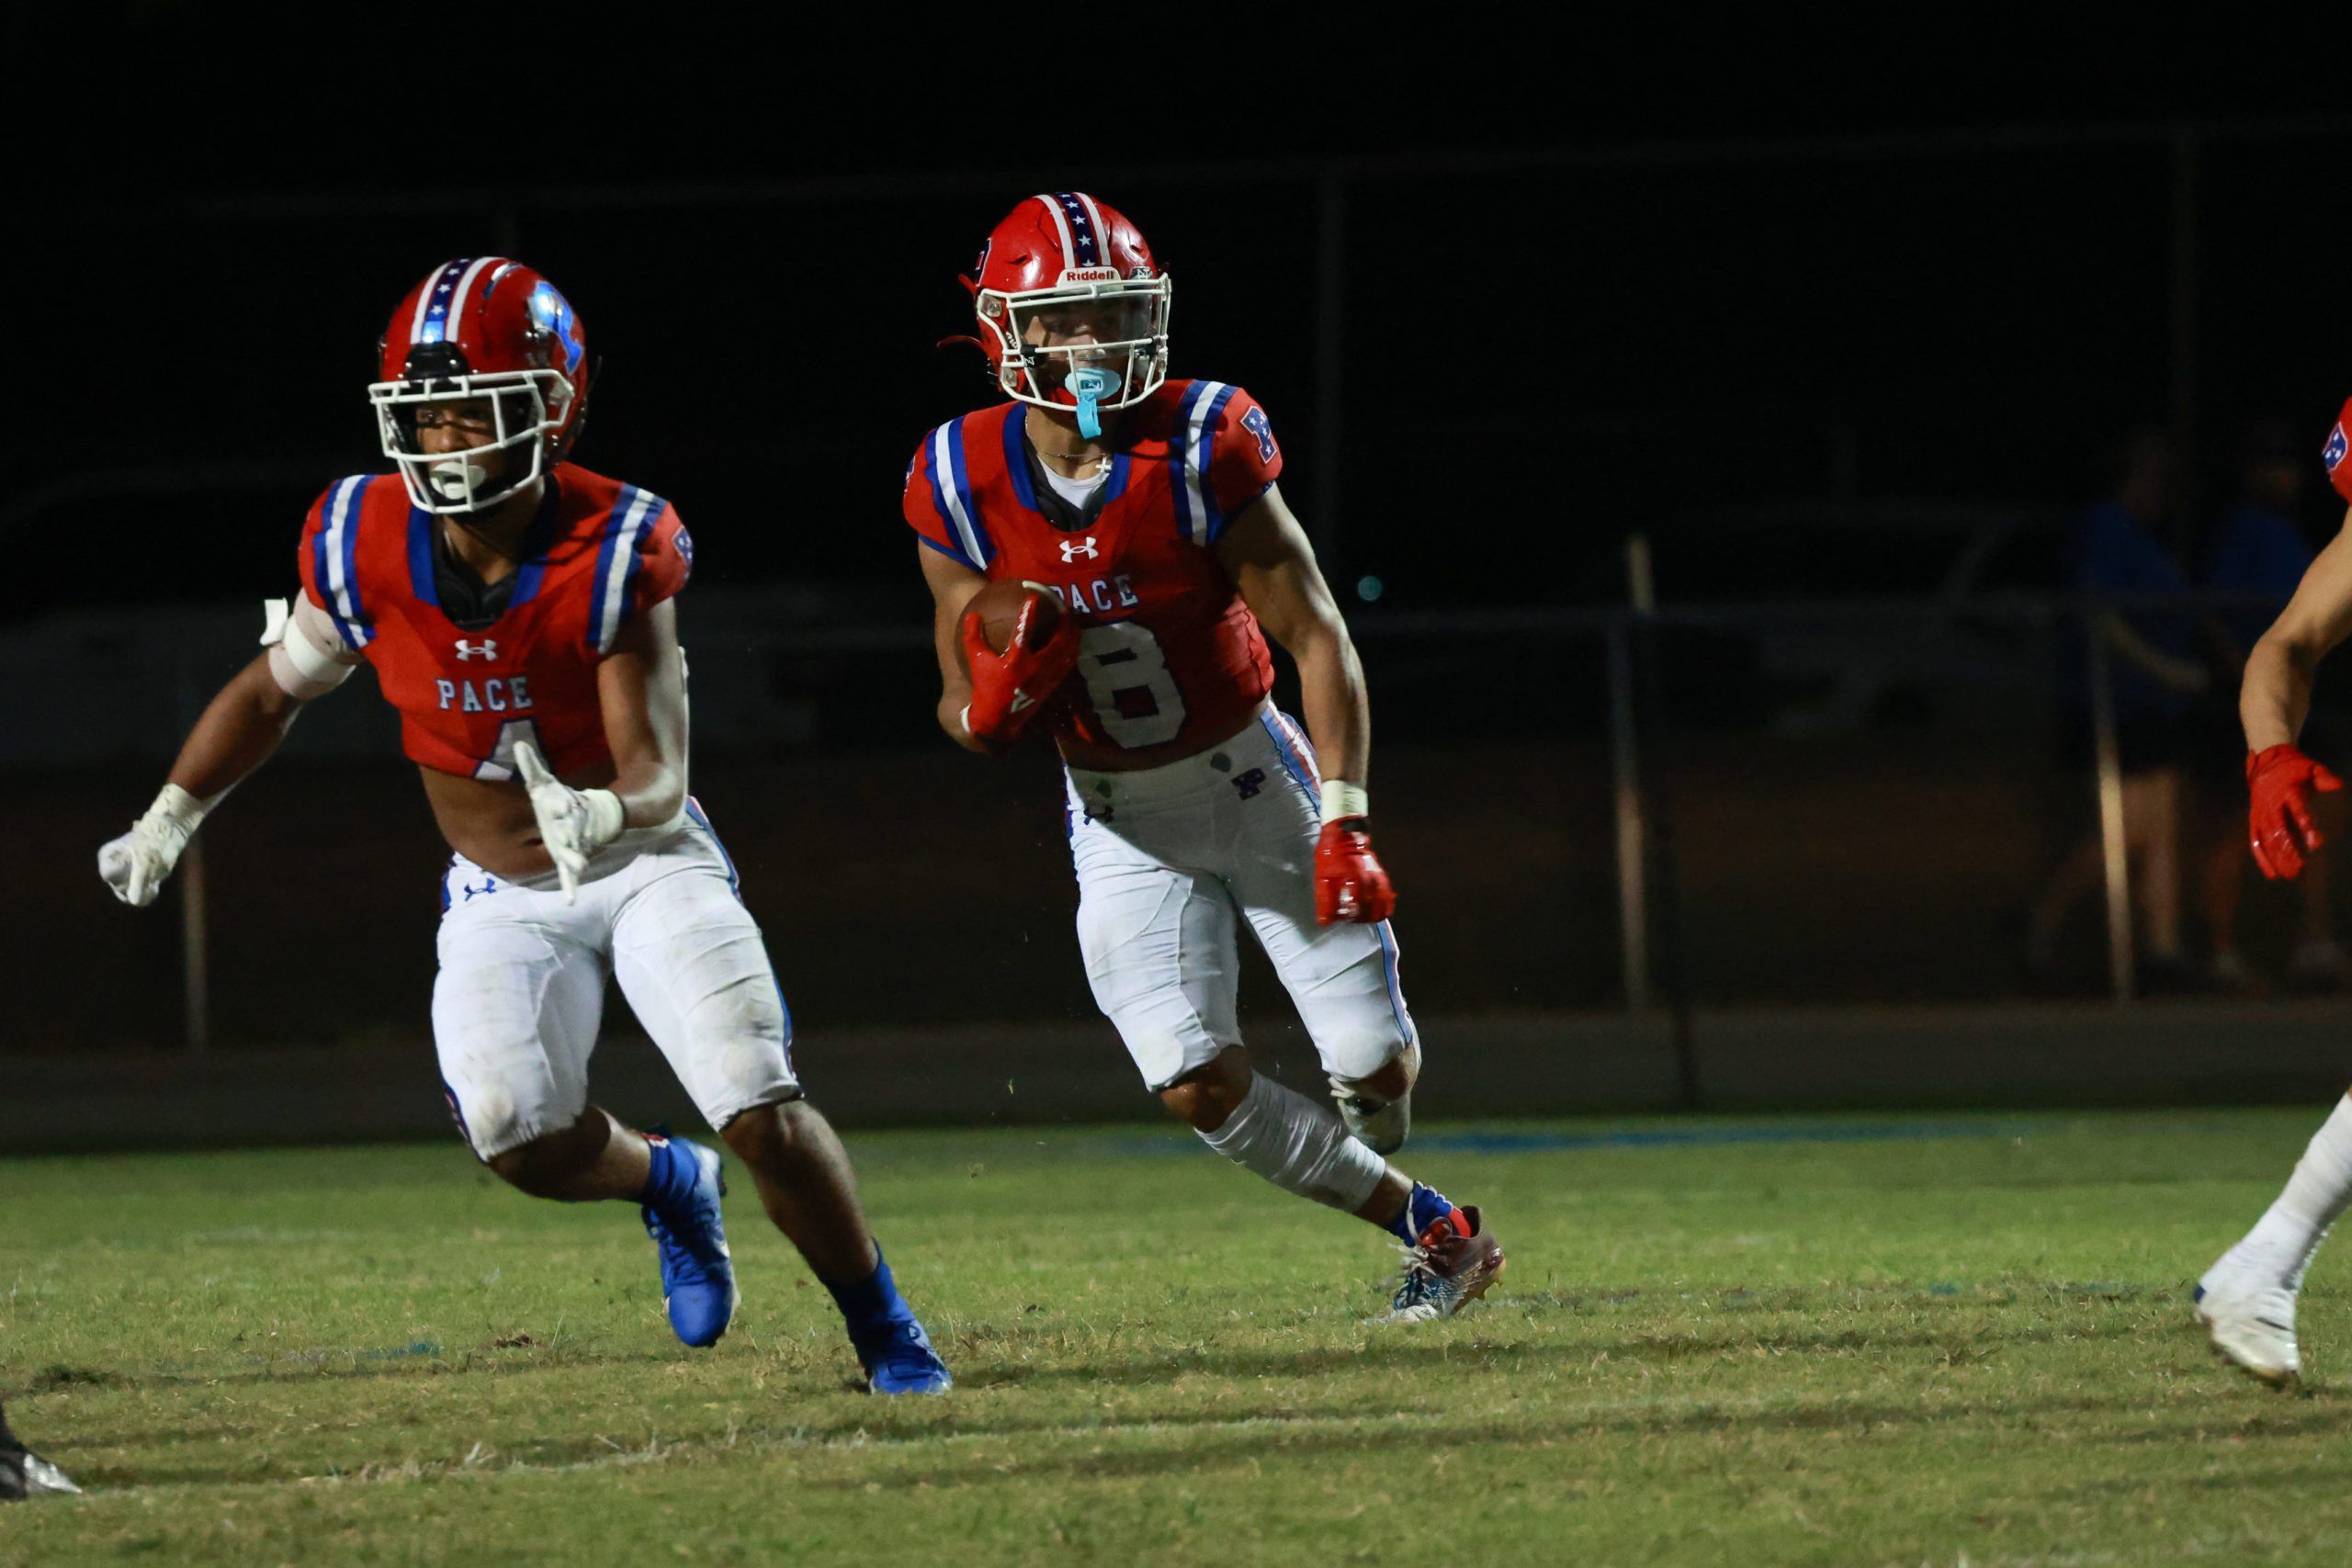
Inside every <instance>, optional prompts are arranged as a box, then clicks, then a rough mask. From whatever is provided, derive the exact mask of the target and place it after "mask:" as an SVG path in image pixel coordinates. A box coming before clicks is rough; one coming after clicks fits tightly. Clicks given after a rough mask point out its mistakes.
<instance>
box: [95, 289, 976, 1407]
mask: <svg viewBox="0 0 2352 1568" xmlns="http://www.w3.org/2000/svg"><path fill="white" fill-rule="evenodd" d="M381 376H382V378H381V379H380V380H379V381H377V382H376V383H374V384H373V385H372V386H370V388H369V389H368V394H369V398H370V400H371V401H372V402H373V404H374V406H375V410H376V413H377V417H378V422H379V426H380V429H381V434H382V440H383V450H384V455H385V456H386V457H389V458H390V460H391V462H392V464H393V466H394V469H395V471H394V472H393V473H390V474H372V475H371V474H361V475H357V476H355V477H353V478H350V479H343V480H341V481H339V482H337V483H335V484H334V485H332V486H330V487H329V488H328V490H327V491H326V493H325V494H323V495H322V496H321V497H320V498H319V501H318V502H317V504H315V505H314V506H313V507H312V508H311V515H310V521H309V524H308V525H307V526H306V527H305V529H304V531H303V536H302V543H301V548H300V570H301V578H302V592H301V593H300V596H299V597H298V598H297V599H296V600H295V601H294V602H293V604H292V608H291V612H290V614H286V613H282V612H281V613H279V614H277V615H273V616H272V618H271V624H270V626H269V627H268V629H267V631H266V633H265V636H264V641H265V642H266V643H267V644H268V645H269V646H268V648H267V649H266V651H265V652H264V653H263V654H262V655H261V656H260V657H258V658H256V659H255V660H254V661H253V662H252V663H251V664H250V665H248V666H247V667H246V668H245V669H244V671H243V672H242V673H241V674H239V675H238V676H237V677H236V678H235V679H234V680H232V682H230V683H229V684H228V686H227V687H225V688H224V689H223V690H222V691H221V693H220V695H219V696H218V697H216V698H214V699H213V702H212V704H211V705H210V706H209V708H208V709H207V710H206V711H205V713H204V716H202V717H201V718H200V719H198V722H197V726H196V728H195V730H194V732H193V733H192V734H190V735H189V737H188V739H187V743H186V745H185V746H184V747H183V748H182V749H181V751H180V754H179V760H178V761H177V762H175V764H174V766H173V768H172V773H171V780H170V782H169V783H168V784H165V785H164V789H163V793H162V794H161V795H158V796H157V797H156V800H155V803H154V805H153V807H151V808H150V809H149V810H148V812H147V814H146V815H145V816H143V817H141V818H140V819H139V821H138V822H137V823H136V824H135V825H134V826H133V827H132V829H131V830H130V832H129V833H127V834H125V835H124V836H123V837H121V838H119V839H117V840H113V841H112V842H110V843H108V844H107V846H106V847H105V848H104V849H103V850H101V851H100V852H99V855H98V866H99V872H100V874H101V875H102V876H104V877H105V879H106V881H107V884H108V885H109V886H111V887H112V888H113V889H114V890H115V892H116V894H117V895H118V896H119V897H121V898H122V899H123V900H124V901H125V902H126V903H130V904H134V905H137V904H145V903H147V902H148V901H149V900H151V899H152V898H153V897H154V896H155V892H156V889H157V888H158V886H160V885H161V884H162V882H163V881H164V878H165V877H166V876H168V875H169V874H170V873H171V870H172V866H173V864H174V863H175V861H176V859H177V858H178V855H179V853H180V851H181V850H182V849H183V848H184V847H185V846H186V844H187V840H188V838H189V835H191V834H192V833H194V832H195V831H196V829H197V825H198V822H200V821H201V820H202V818H203V817H204V815H205V813H206V812H207V811H208V810H209V809H210V808H211V807H213V806H215V805H217V804H218V803H219V801H220V798H221V797H222V796H223V795H226V794H228V792H229V791H230V790H231V789H232V787H233V786H234V785H235V784H237V782H238V781H239V780H241V779H243V777H244V776H245V775H246V774H247V773H251V772H253V770H254V768H256V767H258V766H260V765H261V763H262V762H263V761H265V760H266V759H267V758H268V756H269V755H270V753H271V752H272V751H274V750H276V749H277V742H278V739H279V737H280V736H281V735H283V734H284V732H285V730H286V728H287V726H288V724H290V723H291V722H292V721H293V719H294V717H295V716H296V715H297V714H298V713H299V712H300V709H301V707H302V705H304V704H306V703H308V702H311V701H313V700H315V699H317V698H319V697H321V696H323V695H325V694H327V693H328V692H331V691H333V690H334V688H335V687H336V686H337V685H339V684H341V683H342V682H343V681H344V679H345V677H346V676H348V675H349V674H350V673H351V671H352V670H353V668H354V667H355V666H356V665H357V664H359V663H361V662H363V661H365V662H367V663H368V664H370V665H372V666H373V667H374V669H375V671H376V675H377V679H378V681H379V683H380V684H381V686H382V689H383V693H384V696H385V699H386V700H387V701H389V702H390V704H391V705H393V706H394V707H396V708H398V709H399V710H400V714H401V735H402V740H403V747H404V750H406V751H407V753H408V755H409V757H410V759H411V760H412V761H414V762H415V763H416V764H417V766H418V770H419V772H420V773H421V774H422V776H423V778H424V793H425V798H426V799H427V801H428V802H430V804H431V806H432V808H433V815H434V818H435V821H436V822H437V823H438V824H439V826H440V829H441V831H442V834H443V836H444V837H445V838H446V839H447V840H448V843H449V847H450V849H451V851H452V852H453V853H452V854H451V857H450V863H449V868H448V870H447V873H446V874H445V875H444V879H443V883H442V895H441V899H442V910H443V913H442V920H441V931H440V937H439V942H438V948H439V953H440V973H439V976H438V978H437V979H436V981H435V985H434V992H433V1032H434V1041H435V1051H436V1054H437V1055H438V1057H439V1062H440V1067H441V1077H442V1080H443V1083H444V1085H445V1087H446V1089H447V1093H448V1098H449V1105H450V1109H451V1111H453V1112H454V1113H455V1114H456V1116H457V1118H458V1125H459V1127H460V1128H461V1129H462V1130H463V1132H464V1134H465V1136H466V1138H467V1140H468V1142H469V1144H470V1145H472V1147H473V1150H474V1153H475V1154H476V1155H477V1156H480V1157H481V1160H482V1161H483V1163H485V1164H486V1165H488V1166H489V1167H490V1168H491V1169H492V1170H494V1171H496V1172H497V1173H498V1174H499V1175H500V1176H501V1177H503V1178H504V1179H506V1180H507V1181H509V1182H511V1183H513V1184H514V1185H515V1186H516V1187H518V1188H521V1189H522V1190H524V1191H526V1192H528V1193H532V1194H534V1195H536V1196H538V1197H543V1198H558V1199H565V1200H571V1201H578V1200H584V1199H596V1198H617V1199H625V1200H628V1201H635V1202H638V1203H639V1204H641V1205H642V1206H643V1213H644V1220H645V1224H646V1228H647V1230H648V1231H649V1233H650V1234H651V1235H652V1236H653V1237H654V1240H655V1242H656V1244H657V1251H658V1253H659V1256H660V1258H661V1264H662V1287H663V1294H664V1297H665V1300H666V1304H667V1309H668V1312H669V1315H670V1321H671V1324H672V1326H673V1328H674V1329H675V1330H676V1332H677V1334H678V1337H680V1338H681V1339H683V1340H684V1341H685V1343H687V1344H689V1345H697V1346H700V1345H708V1344H711V1343H713V1342H714V1341H716V1340H717V1339H718V1337H719V1336H720V1335H722V1334H724V1333H725V1332H726V1330H727V1326H728V1324H729V1321H730V1320H731V1318H732V1315H733V1313H734V1309H735V1305H736V1302H737V1299H738V1297H737V1292H736V1287H735V1277H734V1268H733V1264H732V1261H731V1259H730V1258H729V1252H728V1247H727V1240H726V1233H725V1229H724V1226H723V1224H722V1222H721V1217H720V1212H719V1202H718V1199H719V1194H720V1192H721V1191H722V1190H723V1189H722V1187H721V1185H720V1181H719V1174H718V1168H719V1162H718V1155H717V1154H715V1153H714V1152H712V1151H711V1150H708V1149H706V1148H702V1147H700V1146H698V1145H694V1144H690V1143H687V1142H685V1141H684V1140H681V1139H671V1138H665V1137H662V1136H660V1135H654V1134H642V1133H639V1132H635V1131H632V1130H631V1129H629V1128H628V1127H627V1126H624V1125H623V1124H622V1123H621V1122H619V1121H617V1120H616V1118H614V1117H613V1116H612V1115H611V1114H609V1113H608V1112H606V1111H604V1110H603V1109H601V1108H599V1107H596V1106H593V1105H590V1104H589V1103H588V1100H587V1067H588V1057H589V1053H590V1052H591V1051H592V1050H593V1049H594V1044H595V1037H596V1030H597V1025H598V1022H599V1020H600V1017H601V1015H602V1013H603V1010H604V998H605V971H606V968H607V966H609V967H610V969H611V970H612V972H613V973H614V974H616V975H617V976H618V977H619V979H620V985H621V989H622V991H623V992H624V993H625V994H626V995H627V996H628V999H629V1005H630V1007H631V1008H632V1009H633V1010H635V1011H636V1013H637V1016H638V1019H639V1021H640V1022H642V1023H643V1024H644V1025H645V1028H646V1032H648V1033H649V1034H650V1035H651V1036H652V1037H653V1041H654V1043H655V1044H656V1045H658V1046H659V1047H660V1048H661V1050H662V1054H663V1055H665V1056H667V1057H668V1058H669V1060H670V1064H671V1066H673V1068H674V1069H675V1071H676V1072H677V1074H678V1077H679V1079H680V1081H681V1082H682V1083H683V1084H684V1086H685V1088H686V1089H687V1091H688V1092H689V1093H691V1094H692V1095H693V1096H694V1099H695V1104H696V1105H697V1106H698V1107H699V1108H700V1110H701V1111H702V1112H703V1114H704V1115H705V1116H706V1117H707V1119H708V1120H709V1122H710V1124H711V1125H712V1126H714V1127H716V1128H718V1129H719V1134H720V1136H721V1137H723V1138H724V1139H725V1140H726V1142H727V1145H728V1146H729V1147H730V1148H731V1149H733V1150H734V1151H735V1153H736V1155H737V1156H738V1157H739V1158H741V1160H742V1161H743V1163H744V1165H745V1166H746V1167H748V1168H750V1170H751V1172H752V1181H753V1183H754V1185H755V1186H756V1187H757V1188H758V1190H759V1194H760V1200H761V1201H762V1203H763V1205H764V1206H765V1208H766V1210H767V1213H768V1215H769V1217H770V1218H771V1219H772V1220H774V1221H775V1224H776V1226H777V1228H778V1229H780V1230H782V1231H783V1232H784V1233H785V1235H786V1236H788V1237H789V1238H790V1239H791V1240H792V1242H793V1244H794V1245H795V1246H796V1247H798V1248H799V1249H800V1252H801V1255H802V1256H803V1257H804V1258H807V1259H808V1261H809V1267H810V1268H811V1269H813V1270H814V1271H815V1272H816V1274H817V1277H818V1278H819V1279H820V1280H824V1281H825V1282H826V1283H827V1284H828V1285H829V1286H830V1287H831V1290H832V1292H833V1295H834V1298H835V1300H836V1301H837V1302H838V1303H839V1304H840V1306H841V1309H842V1315H843V1317H844V1318H845V1320H846V1321H847V1323H848V1325H849V1330H850V1337H851V1339H852V1341H853V1343H854V1345H855V1347H856V1349H857V1353H858V1358H859V1360H860V1362H861V1363H862V1364H863V1365H864V1366H865V1370H866V1372H867V1376H868V1382H869V1386H871V1387H873V1388H874V1389H875V1390H876V1391H877V1392H885V1393H900V1392H926V1393H936V1392H942V1391H944V1390H945V1389H946V1387H947V1386H948V1375H947V1371H946V1368H945V1367H944V1366H943V1365H942V1364H941V1363H940V1360H939V1358H938V1357H937V1355H936V1354H935V1353H934V1352H933V1349H932V1347H931V1344H930V1341H929V1339H928V1338H927V1337H926V1336H925V1335H924V1333H923V1330H922V1325H921V1324H920V1323H918V1322H917V1321H916V1319H915V1316H914V1314H913V1312H912V1311H911V1310H910V1308H909V1307H908V1305H907V1303H906V1302H905V1300H904V1299H903V1298H902V1297H901V1296H900V1295H899V1292H898V1290H897V1288H896V1286H895V1284H894V1283H893V1281H892V1279H891V1275H890V1270H889V1267H888V1264H887V1263H885V1262H884V1261H883V1258H882V1254H881V1251H880V1249H879V1248H878V1247H876V1245H875V1242H874V1238H873V1235H872V1234H871V1233H870V1232H869V1231H868V1230H867V1228H866V1224H865V1215H864V1213H863V1212H862V1211H861V1209H860V1206H859V1203H858V1199H857V1191H856V1185H855V1181H854V1178H853V1176H852V1174H851V1170H850V1165H849V1159H848V1156H846V1155H845V1154H844V1153H843V1152H842V1146H841V1142H840V1140H839V1139H838V1138H837V1137H835V1136H834V1134H833V1131H832V1128H831V1126H830V1125H829V1124H828V1123H827V1122H826V1121H825V1119H824V1117H823V1116H821V1115H820V1114H819V1113H818V1111H816V1109H815V1108H814V1107H813V1106H811V1105H809V1102H808V1101H807V1100H805V1099H803V1098H802V1094H801V1089H800V1084H799V1080H798V1077H797V1075H796V1074H795V1072H794V1070H793V1066H792V1059H791V1051H790V1045H791V1019H790V1016H789V1014H788V1013H787V1012H786V1010H785V1005H784V998H783V995H782V993H781V991H780V990H779V989H778V987H777V985H776V981H775V974H774V972H773V970H772V969H771V968H770V967H769V964H768V957H767V952H766V949H765V947H764V945H763V942H762V941H761V938H760V932H759V928H758V926H757V925H756V924H755V923H754V922H753V921H752V917H751V914H750V912H749V911H747V910H746V909H745V908H743V905H742V903H741V900H740V899H739V898H738V897H736V892H735V870H734V866H733V864H732V863H730V862H729V859H728V857H727V854H726V852H725V851H724V850H723V849H722V848H721V847H720V846H719V843H718V838H717V837H716V835H715V834H714V833H713V831H712V829H711V826H710V823H709V821H708V819H707V818H705V817H704V816H703V814H702V811H701V808H700V807H698V806H697V805H696V804H695V801H694V799H693V797H692V796H691V795H688V794H687V792H686V694H685V660H684V655H683V654H682V653H681V652H680V650H679V647H678V636H677V610H676V606H675V604H673V603H672V600H673V597H674V596H675V595H676V593H677V592H679V590H680V589H682V588H684V586H685V582H686V578H687V576H688V573H689V571H690V570H691V568H692V565H693V553H692V546H691V544H690V543H689V541H688V538H687V535H686V531H685V529H684V525H681V524H680V522H679V520H678V514H677V512H676V510H675V509H674V508H673V507H672V506H671V505H670V504H669V503H668V502H664V501H662V499H661V498H660V497H658V496H656V495H654V494H652V493H651V492H650V491H645V490H640V489H639V488H638V487H636V486H634V485H628V484H622V483H619V482H617V481H616V480H613V479H605V478H603V477H602V476H600V475H597V474H594V473H591V472H589V471H588V470H587V469H585V468H580V467H577V466H576V465H574V464H571V463H569V462H565V461H564V460H563V458H564V457H565V454H566V452H567V451H568V450H569V448H570V446H571V441H572V439H573V437H574V436H575V435H576V434H578V432H579V429H580V424H581V419H582V411H583V409H584V407H585V404H586V401H587V396H588V369H587V363H586V354H585V342H584V338H583V334H582V328H581V323H580V321H579V319H578V317H577V316H575V315H574V314H573V313H572V310H571V305H570V304H569V303H567V302H566V301H565V299H564V298H563V296H562V295H560V293H558V292H557V291H556V289H555V288H554V287H553V286H552V285H551V284H549V283H548V281H547V280H546V279H545V278H543V277H541V276H539V275H538V274H537V273H536V272H534V271H532V270H531V269H530V268H528V267H526V266H524V265H521V264H519V263H516V262H513V261H509V260H506V259H505V258H503V257H495V256H492V257H480V258H469V259H465V260H460V261H453V262H450V263H448V264H447V265H444V266H441V267H437V268H435V270H434V271H433V272H432V273H430V274H428V275H427V276H426V277H425V278H424V281H423V282H422V283H420V284H418V285H417V287H416V288H414V289H413V290H412V291H411V292H410V294H409V296H408V298H407V299H404V300H403V301H401V306H400V309H399V310H397V311H396V312H395V313H394V315H393V318H392V321H391V325H390V330H389V331H388V333H386V336H385V339H384V343H383V345H382V369H381Z"/></svg>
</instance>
